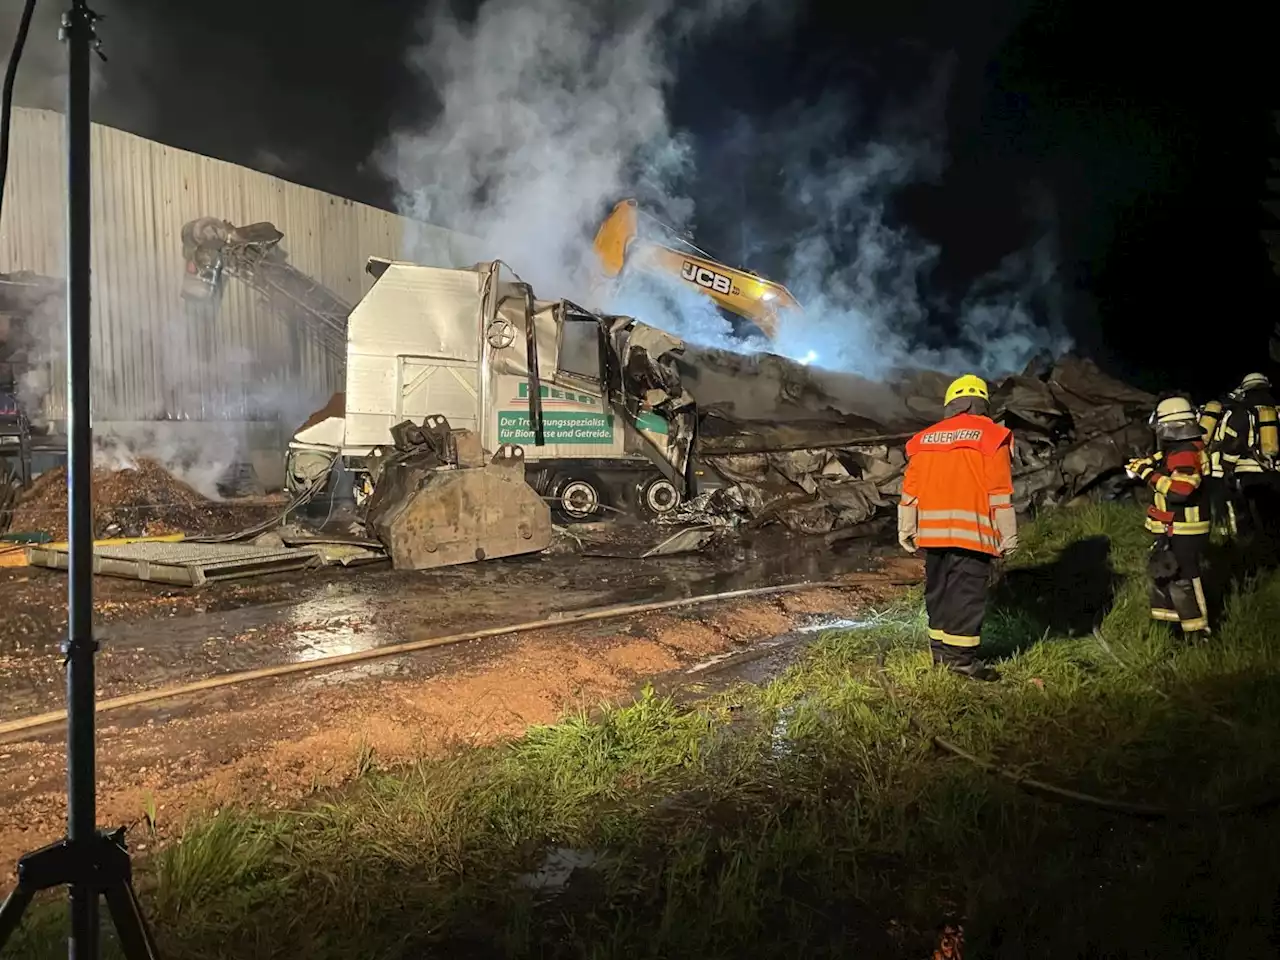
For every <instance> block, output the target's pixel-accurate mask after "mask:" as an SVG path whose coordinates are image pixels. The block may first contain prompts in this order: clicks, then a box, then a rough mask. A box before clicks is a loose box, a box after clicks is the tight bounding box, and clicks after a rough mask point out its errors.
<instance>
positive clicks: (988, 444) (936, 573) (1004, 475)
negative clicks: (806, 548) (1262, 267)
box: [898, 373, 1280, 680]
mask: <svg viewBox="0 0 1280 960" xmlns="http://www.w3.org/2000/svg"><path fill="white" fill-rule="evenodd" d="M990 402H991V398H990V393H989V391H988V388H987V384H986V383H985V382H984V381H983V380H982V379H980V378H979V377H976V376H973V375H966V376H963V377H960V378H959V379H957V380H955V381H953V382H952V384H951V385H950V386H949V387H948V388H947V392H946V396H945V399H944V410H943V413H944V419H943V420H942V421H940V422H939V423H936V424H934V425H933V426H932V427H929V428H927V429H925V430H922V431H920V432H919V433H917V434H916V435H915V436H914V437H912V438H911V440H910V441H909V442H908V443H907V469H906V474H905V476H904V478H903V483H902V497H901V500H900V502H899V506H898V542H899V543H900V544H901V545H902V547H903V549H905V550H906V551H907V552H909V553H916V552H917V551H918V550H923V551H924V562H925V607H926V610H927V612H928V617H929V640H930V646H931V648H932V651H933V661H934V663H935V664H938V665H940V666H943V667H945V668H947V669H949V670H951V671H953V672H955V673H958V674H960V675H962V676H966V677H970V678H972V679H976V680H998V679H999V678H1000V675H999V673H997V672H996V671H995V670H994V669H993V668H992V667H991V666H989V665H988V664H987V663H985V662H984V661H983V660H982V659H981V657H980V656H979V655H978V652H979V645H980V643H981V633H982V623H983V620H984V618H985V614H986V606H987V591H988V589H989V585H990V584H991V582H992V565H993V563H994V562H995V561H996V560H997V559H998V558H1002V557H1006V556H1008V555H1009V554H1011V553H1012V552H1013V551H1014V550H1016V549H1017V547H1018V524H1017V515H1016V513H1015V512H1014V505H1013V493H1014V490H1013V470H1012V451H1011V447H1012V440H1013V437H1012V433H1011V432H1010V430H1009V429H1008V428H1007V427H1004V426H1002V425H1000V424H998V423H996V422H995V421H994V420H993V419H991V416H990V412H991V411H990ZM1149 424H1150V426H1151V429H1152V431H1153V433H1154V434H1155V452H1154V453H1153V454H1152V455H1151V456H1149V457H1140V458H1138V459H1135V460H1131V461H1129V463H1128V464H1127V465H1126V467H1125V472H1126V474H1127V476H1128V477H1129V479H1130V480H1132V481H1134V483H1141V484H1144V485H1145V486H1146V487H1147V488H1149V491H1150V499H1151V505H1150V506H1149V507H1148V508H1147V512H1146V518H1145V525H1146V529H1147V530H1148V531H1149V532H1150V533H1151V534H1152V544H1151V552H1150V555H1149V558H1148V563H1147V573H1148V577H1149V581H1150V595H1151V617H1152V619H1154V620H1157V621H1161V622H1164V623H1167V624H1169V625H1170V626H1171V628H1172V629H1174V630H1175V631H1176V632H1177V633H1178V634H1179V635H1181V636H1183V637H1185V638H1187V639H1188V640H1190V641H1196V642H1200V641H1204V640H1206V639H1207V638H1208V637H1209V634H1210V627H1209V607H1208V603H1207V602H1206V600H1205V591H1204V586H1203V581H1202V579H1201V566H1202V562H1203V558H1204V553H1205V550H1206V548H1207V547H1208V545H1209V541H1210V537H1211V536H1212V535H1213V534H1214V532H1215V531H1216V532H1217V533H1218V534H1219V535H1220V536H1222V537H1223V538H1224V539H1227V540H1229V541H1234V542H1236V543H1238V544H1241V545H1251V546H1267V545H1269V546H1270V547H1271V548H1275V547H1276V546H1280V425H1278V424H1277V415H1276V402H1275V399H1274V397H1273V395H1272V392H1271V382H1270V380H1268V379H1267V377H1266V376H1264V375H1263V374H1261V373H1251V374H1249V375H1248V376H1246V377H1245V378H1244V379H1243V380H1242V381H1241V382H1240V385H1239V386H1238V387H1237V388H1236V389H1235V390H1233V391H1231V393H1230V394H1228V395H1227V396H1226V397H1225V398H1223V399H1221V400H1212V401H1210V402H1209V403H1206V404H1205V405H1204V407H1203V408H1201V409H1199V410H1197V409H1196V407H1195V406H1194V405H1193V403H1192V401H1191V400H1190V399H1189V398H1188V397H1186V396H1183V395H1180V394H1170V395H1166V396H1164V397H1162V398H1161V399H1159V401H1158V402H1157V404H1156V407H1155V409H1154V410H1153V411H1152V412H1151V416H1150V420H1149ZM1259 555H1260V554H1259Z"/></svg>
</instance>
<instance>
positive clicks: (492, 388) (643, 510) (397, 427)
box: [286, 258, 717, 569]
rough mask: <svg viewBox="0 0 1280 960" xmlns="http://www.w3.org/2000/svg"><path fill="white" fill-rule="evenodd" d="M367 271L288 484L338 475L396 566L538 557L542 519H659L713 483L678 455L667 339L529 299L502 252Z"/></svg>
mask: <svg viewBox="0 0 1280 960" xmlns="http://www.w3.org/2000/svg"><path fill="white" fill-rule="evenodd" d="M366 269H367V271H368V272H369V273H370V274H371V275H372V276H373V277H374V283H373V286H372V287H371V288H370V290H369V292H368V293H367V294H366V295H365V296H364V298H363V299H362V300H361V301H360V302H359V303H358V304H357V305H356V306H355V308H354V309H353V310H352V311H351V314H350V316H349V318H348V321H347V353H346V364H345V367H346V374H345V377H346V384H345V391H344V392H343V393H342V394H338V395H335V396H334V397H333V398H332V399H331V400H330V402H329V404H328V405H327V406H326V407H325V408H324V409H322V410H320V411H317V413H315V414H313V415H312V417H310V418H309V419H308V421H307V422H306V424H304V425H303V427H302V428H301V429H299V430H298V431H297V433H295V434H294V436H293V438H292V441H291V443H290V445H289V450H288V457H287V463H286V477H287V483H288V485H289V488H290V490H291V491H292V492H293V493H294V494H295V495H305V494H306V493H307V492H308V491H313V490H315V489H317V488H318V486H319V485H322V484H328V483H332V482H334V475H335V471H337V472H339V473H341V474H349V475H350V480H351V482H352V485H353V490H354V495H355V499H356V502H357V504H359V505H361V507H362V508H363V509H364V510H365V515H366V525H367V526H368V527H369V528H370V532H372V533H374V534H375V535H377V536H378V538H379V539H380V540H381V541H382V542H383V544H384V545H385V546H386V547H387V549H388V551H389V552H390V553H391V556H392V560H393V562H394V563H395V564H396V566H402V567H409V568H414V569H422V568H425V567H430V566H440V565H445V564H448V563H460V562H467V561H469V560H472V559H484V558H485V557H493V556H504V555H510V554H512V553H521V552H531V551H534V550H540V549H543V548H545V547H546V546H547V545H548V544H549V541H550V536H551V517H552V516H554V517H555V518H556V519H558V520H560V521H561V522H577V521H587V520H592V519H597V518H603V517H606V516H611V515H616V514H618V513H634V514H638V515H640V516H642V517H646V518H653V517H658V516H661V515H663V514H665V513H668V512H670V511H672V510H674V509H675V508H676V507H677V506H678V505H679V504H680V503H681V502H682V501H683V500H685V499H687V498H689V497H690V496H692V495H693V494H694V492H695V491H696V490H697V488H698V486H699V481H700V480H706V481H708V482H710V483H711V484H712V485H714V484H715V483H716V482H717V477H716V476H715V475H714V474H713V473H711V472H709V471H706V470H703V469H701V468H699V467H698V466H697V465H696V464H695V458H694V457H693V455H692V451H693V442H694V434H695V431H696V424H697V414H696V410H695V408H694V404H693V401H692V398H691V397H689V396H688V395H687V394H685V393H684V391H683V390H682V389H681V388H680V386H679V384H678V381H674V378H673V377H672V376H671V374H670V373H669V369H668V368H667V367H665V366H664V365H663V364H662V363H661V360H662V359H663V358H664V357H666V356H668V355H669V354H672V353H678V352H679V351H680V350H681V349H682V348H683V344H682V343H681V341H680V340H678V339H676V338H674V337H671V336H670V335H668V334H666V333H664V332H662V331H661V330H658V329H656V328H653V327H649V326H647V325H645V324H643V323H638V322H636V321H635V320H634V319H632V318H630V317H618V316H604V315H601V314H598V313H594V312H592V311H590V310H587V309H584V308H583V307H580V306H578V305H577V304H575V303H573V302H571V301H568V300H556V301H544V300H538V299H536V298H535V296H534V292H533V290H532V288H531V287H530V286H529V284H527V283H524V282H521V281H520V280H519V279H517V278H516V276H515V275H514V273H513V272H512V271H511V270H510V269H509V268H507V267H506V266H505V265H504V264H503V263H502V262H501V261H493V262H487V263H480V264H477V265H476V266H474V267H472V268H470V269H447V268H440V267H429V266H421V265H418V264H412V263H401V262H395V261H391V260H385V259H381V258H371V259H370V260H369V261H368V263H367V265H366ZM673 381H674V382H673ZM497 478H501V481H502V482H501V483H500V484H499V485H497V486H495V485H494V484H495V483H496V482H497ZM516 481H518V482H516ZM411 504H412V506H410V505H411ZM522 525H523V526H522ZM428 527H430V528H431V529H427V528H428ZM462 527H466V528H467V529H466V530H465V531H463V530H462ZM513 530H514V531H516V535H515V536H514V538H513V537H512V536H510V535H509V534H511V532H512V531H513ZM522 531H523V532H522ZM529 531H532V532H531V533H530V534H529V535H528V536H525V535H524V532H529ZM450 538H453V540H451V541H450V542H452V543H454V546H453V548H451V549H449V550H446V549H444V542H445V540H449V539H450ZM410 541H415V542H416V541H421V542H425V543H428V544H430V545H434V546H435V550H434V551H430V550H425V549H422V548H421V543H419V544H418V546H417V547H411V546H410ZM454 541H456V542H454ZM500 544H505V545H500Z"/></svg>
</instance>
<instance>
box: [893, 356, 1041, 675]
mask: <svg viewBox="0 0 1280 960" xmlns="http://www.w3.org/2000/svg"><path fill="white" fill-rule="evenodd" d="M943 403H944V408H943V413H944V414H945V415H946V418H945V419H944V420H942V421H941V422H940V423H937V424H935V425H934V426H932V427H930V428H929V429H927V430H922V431H921V432H920V433H918V434H916V435H915V436H914V437H912V438H911V440H910V441H908V443H907V472H906V476H905V477H904V478H903V481H902V500H901V502H900V503H899V505H898V542H899V543H901V544H902V546H903V549H905V550H906V551H907V552H908V553H915V552H916V550H917V549H923V550H924V578H925V594H924V597H925V607H926V608H927V610H928V613H929V640H930V646H931V647H932V649H933V662H934V663H936V664H941V665H942V666H945V667H946V668H948V669H949V670H952V671H954V672H956V673H959V674H961V675H963V676H966V677H971V678H973V679H976V680H998V679H1000V675H999V674H998V673H996V671H995V670H993V669H991V668H990V667H989V666H987V665H986V664H985V663H983V662H982V660H981V659H979V657H978V656H977V651H978V644H979V642H980V639H981V634H982V621H983V619H984V618H985V616H986V608H987V585H988V583H989V582H990V577H991V562H992V560H993V559H994V558H996V557H1001V556H1004V555H1005V554H1007V553H1010V552H1012V551H1013V550H1016V549H1017V546H1018V521H1017V516H1016V515H1015V513H1014V511H1013V475H1012V465H1011V460H1010V445H1011V441H1012V439H1013V437H1012V434H1011V433H1010V432H1009V430H1008V429H1006V428H1005V427H1002V426H1000V425H999V424H998V423H996V422H995V421H993V420H992V419H991V418H990V417H989V416H988V415H987V414H988V410H989V406H990V394H989V393H988V391H987V385H986V383H985V382H983V381H982V380H981V379H979V378H978V377H975V376H973V375H966V376H963V377H960V378H959V379H958V380H956V381H954V382H953V383H952V384H951V386H949V387H948V388H947V393H946V398H945V400H944V401H943Z"/></svg>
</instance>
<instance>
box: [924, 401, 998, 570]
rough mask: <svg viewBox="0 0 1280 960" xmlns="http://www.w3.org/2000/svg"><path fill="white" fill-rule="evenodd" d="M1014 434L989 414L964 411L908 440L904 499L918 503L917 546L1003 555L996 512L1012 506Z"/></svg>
mask: <svg viewBox="0 0 1280 960" xmlns="http://www.w3.org/2000/svg"><path fill="white" fill-rule="evenodd" d="M1011 438H1012V434H1011V433H1010V432H1009V430H1008V429H1007V428H1005V427H1002V426H1000V425H999V424H998V423H996V422H995V421H993V420H991V419H990V418H989V417H979V416H975V415H974V414H971V413H962V414H959V415H958V416H954V417H949V418H947V419H946V420H943V421H942V422H940V423H937V424H935V425H934V426H932V427H929V428H928V429H927V430H922V431H920V432H919V433H917V434H916V435H915V436H914V437H912V438H911V439H910V440H909V441H908V442H907V471H906V475H905V476H904V477H903V481H902V499H903V502H904V503H906V504H912V503H914V504H915V505H916V507H917V510H918V531H917V534H916V544H917V545H918V546H921V547H925V548H928V547H960V548H963V549H966V550H976V551H978V552H980V553H989V554H992V555H995V556H998V555H999V553H1000V535H999V533H998V532H997V530H996V524H995V511H996V510H1012V509H1013V502H1012V501H1013V475H1012V466H1011V463H1010V453H1009V446H1010V440H1011Z"/></svg>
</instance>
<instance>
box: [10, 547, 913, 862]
mask: <svg viewBox="0 0 1280 960" xmlns="http://www.w3.org/2000/svg"><path fill="white" fill-rule="evenodd" d="M920 573H921V571H920V570H919V566H918V564H916V563H914V562H912V561H900V560H890V561H887V562H886V561H884V560H882V559H880V558H879V557H877V556H876V551H871V550H868V549H867V548H866V547H865V546H864V545H855V546H851V547H848V548H845V549H840V548H835V549H823V550H820V551H815V550H813V549H811V548H808V549H806V548H805V547H804V545H800V546H799V547H798V548H796V546H795V545H792V546H786V545H774V546H773V547H772V548H770V549H765V550H753V551H748V552H743V553H739V554H734V555H718V556H716V557H713V558H707V557H683V558H666V559H664V560H652V561H636V560H619V559H607V558H584V557H549V558H547V557H541V558H540V557H534V558H519V559H513V560H509V561H496V562H490V563H486V564H473V565H468V566H465V567H455V568H450V569H448V570H442V571H436V572H431V573H415V574H404V573H397V572H393V571H390V570H381V569H364V570H360V571H341V572H325V573H320V574H309V575H305V576H285V577H280V578H271V579H263V580H258V581H246V582H244V583H241V584H231V585H215V586H214V587H212V588H211V589H205V590H199V591H193V590H184V589H180V588H166V587H160V586H156V585H148V584H141V583H134V582H130V581H125V580H112V579H108V578H98V579H97V580H96V581H95V585H96V588H97V593H96V602H95V609H96V612H97V615H98V619H99V622H100V624H101V631H100V637H101V639H102V641H103V647H102V650H101V652H100V653H99V657H98V684H97V686H98V692H99V696H100V697H111V696H116V695H120V694H125V693H134V692H138V691H144V690H156V689H162V688H167V687H171V686H173V685H176V684H179V683H185V682H189V681H192V680H198V679H201V678H204V677H209V676H214V675H217V674H221V673H227V672H235V671H242V670H249V669H254V668H257V667H261V666H267V665H273V664H279V663H287V662H294V661H300V660H312V659H319V658H323V657H326V656H332V655H334V654H340V653H346V652H350V651H355V650H363V649H368V648H371V647H377V646H385V645H388V644H392V643H397V642H403V641H405V640H413V639H422V638H427V637H436V636H446V635H449V634H451V633H457V632H463V631H469V630H476V629H482V628H486V627H498V626H506V625H510V624H515V623H521V622H527V621H530V620H536V619H541V618H545V617H549V616H554V615H556V614H557V613H571V612H572V611H575V610H581V609H585V608H588V607H596V606H601V605H609V604H622V603H644V602H650V601H660V600H667V599H674V598H678V597H687V596H701V595H706V594H711V593H716V592H720V591H725V590H736V589H746V588H750V587H758V586H767V585H770V584H777V583H793V582H796V581H802V580H827V579H838V580H840V581H841V582H842V586H841V587H840V588H839V589H826V588H824V589H815V590H809V591H805V592H800V593H793V594H781V595H775V596H769V597H763V598H757V599H750V600H740V601H723V602H718V603H715V604H710V605H704V606H698V607H692V608H688V609H682V610H674V611H668V612H663V613H654V614H649V615H642V616H632V617H628V618H622V619H616V620H606V621H600V622H594V623H581V624H576V625H566V626H563V627H557V628H554V629H544V630H540V631H536V632H531V633H522V634H516V635H506V636H499V637H494V638H491V639H486V640H479V641H473V642H468V643H463V644H458V645H453V646H448V647H442V648H439V649H436V650H429V651H422V652H418V653H414V654H406V655H398V656H392V657H388V658H386V659H378V660H373V661H369V662H367V663H363V664H360V665H358V666H349V667H338V668H328V669H318V670H316V671H312V672H307V673H302V674H297V675H294V676H291V677H287V678H278V679H274V680H262V681H255V682H251V683H247V684H241V685H237V686H232V687H224V688H221V689H218V690H213V691H206V692H203V693H199V694H195V695H189V696H185V697H182V698H178V699H166V700H162V701H158V702H156V703H153V704H149V705H147V706H142V707H133V708H128V709H126V710H122V711H119V712H111V713H107V714H103V715H101V716H100V717H99V721H98V723H99V766H98V782H99V821H100V822H101V823H103V824H104V825H111V824H122V823H136V822H138V821H140V819H141V818H143V816H144V811H147V810H149V809H154V810H155V811H156V814H157V827H158V837H159V839H163V837H164V836H166V835H168V834H169V833H170V832H171V831H173V830H174V829H176V828H177V827H178V826H179V825H180V824H181V823H182V822H183V820H184V818H186V817H188V816H190V815H191V814H192V813H194V812H198V811H207V810H209V809H212V808H217V807H220V806H223V805H229V804H237V805H239V804H252V803H266V804H269V805H276V806H280V805H286V804H292V803H296V802H297V801H298V800H300V799H302V798H304V797H305V796H307V795H308V794H310V793H312V792H314V791H315V790H318V789H321V788H328V787H332V786H334V785H336V784H340V783H341V782H342V781H344V780H345V779H347V778H349V777H350V776H352V775H354V774H355V773H357V772H358V770H359V768H360V765H361V764H362V763H364V762H367V759H368V758H369V757H370V756H376V757H378V758H379V760H380V762H389V763H395V762H403V761H408V760H411V759H413V758H414V757H418V756H422V755H425V754H428V753H432V752H435V751H438V750H441V749H446V748H448V747H450V746H453V745H457V744H460V743H463V744H479V743H489V742H493V741H495V740H498V739H502V738H505V737H510V736H513V735H517V734H519V733H520V732H522V731H523V730H524V729H525V728H527V727H528V726H529V725H530V724H536V723H545V722H550V721H553V720H555V719H556V718H557V717H559V716H561V715H562V714H563V713H564V712H565V711H566V710H571V709H573V708H575V707H583V708H590V707H593V706H595V705H598V704H599V703H600V702H602V701H607V700H611V699H618V698H626V697H629V696H631V695H632V694H633V693H634V692H635V691H636V690H637V689H638V688H639V687H640V686H641V685H642V684H643V683H645V682H647V681H656V683H657V684H658V685H659V686H660V688H663V689H671V690H675V691H682V692H684V693H689V692H690V691H696V690H698V689H700V685H702V684H706V683H716V682H724V678H725V677H727V676H737V677H741V676H744V675H745V676H749V677H754V676H758V675H760V674H762V673H765V672H768V671H769V670H772V669H776V668H777V667H778V666H779V665H780V663H782V662H785V660H786V659H787V658H788V657H789V656H791V655H792V653H793V651H794V650H796V649H797V648H798V646H799V645H800V644H802V643H803V641H804V640H805V639H806V638H807V637H809V636H813V635H816V630H817V629H818V628H820V627H821V626H822V625H824V624H830V623H833V622H838V621H842V620H856V619H857V617H858V616H859V614H860V613H862V612H863V611H865V610H866V609H867V608H868V607H870V606H874V605H877V604H881V603H883V602H885V601H886V600H888V599H889V598H890V597H891V596H893V595H895V594H896V593H897V592H899V591H900V590H901V589H902V586H903V585H904V584H906V583H909V582H912V581H914V580H916V579H918V577H919V575H920ZM65 590H66V579H65V576H64V575H62V574H57V573H52V572H47V571H41V570H35V569H29V568H19V569H17V570H5V571H0V605H2V608H3V609H4V610H5V615H4V617H3V619H2V620H0V704H3V709H2V710H0V722H3V721H13V720H17V719H20V718H23V717H28V716H32V715H34V714H37V713H40V712H43V711H47V710H56V709H58V708H60V707H61V706H62V703H63V677H62V671H61V662H60V657H59V656H58V653H57V646H58V643H59V642H60V636H59V633H60V631H61V630H62V629H63V625H64V623H65V614H64V611H63V609H62V607H63V605H64V604H65ZM64 735H65V731H64V730H63V729H62V728H61V727H45V728H43V729H40V730H36V731H28V732H21V733H17V734H12V735H10V736H9V737H7V738H5V739H3V740H0V872H4V873H8V872H10V871H11V869H12V865H13V862H14V860H15V858H16V857H17V856H18V855H19V854H21V853H22V852H23V851H25V850H28V849H31V848H34V847H36V846H39V845H41V844H43V843H45V842H48V841H50V840H53V839H56V837H57V836H59V835H60V834H61V832H62V829H63V824H62V820H63V817H64V815H65V806H64V797H63V789H64V776H65V754H64V750H63V745H62V738H63V736H64ZM134 840H135V842H136V843H137V844H138V845H140V846H145V845H147V844H148V843H154V842H156V838H153V837H151V836H144V832H143V831H141V830H139V831H136V832H135V834H134Z"/></svg>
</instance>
